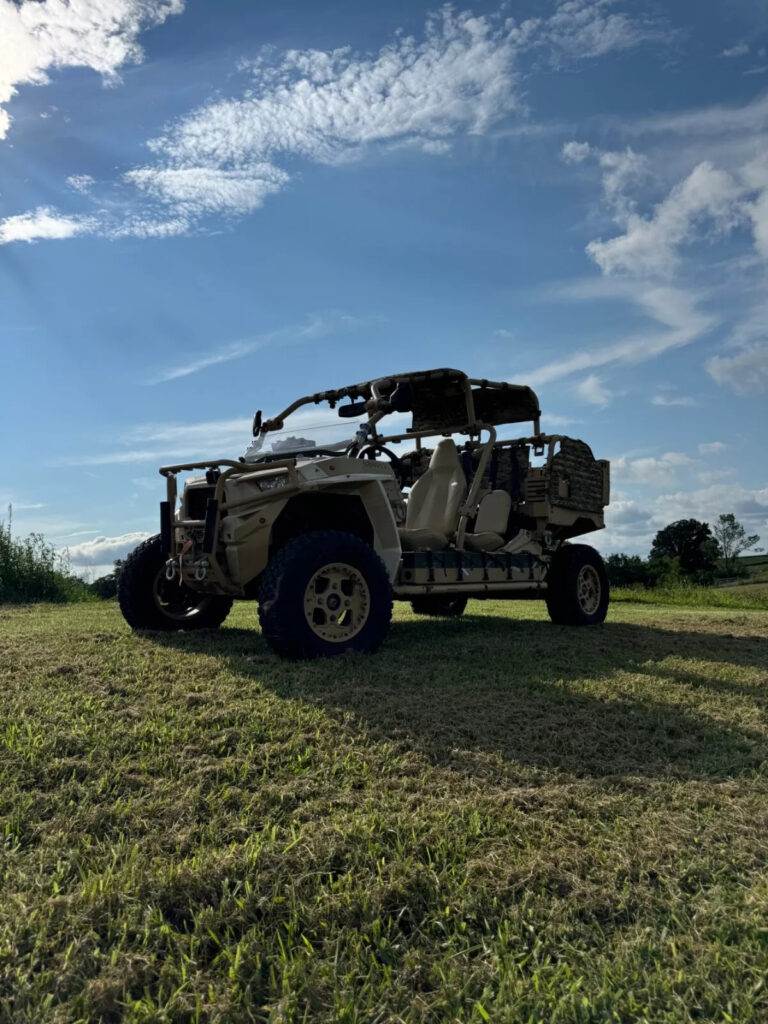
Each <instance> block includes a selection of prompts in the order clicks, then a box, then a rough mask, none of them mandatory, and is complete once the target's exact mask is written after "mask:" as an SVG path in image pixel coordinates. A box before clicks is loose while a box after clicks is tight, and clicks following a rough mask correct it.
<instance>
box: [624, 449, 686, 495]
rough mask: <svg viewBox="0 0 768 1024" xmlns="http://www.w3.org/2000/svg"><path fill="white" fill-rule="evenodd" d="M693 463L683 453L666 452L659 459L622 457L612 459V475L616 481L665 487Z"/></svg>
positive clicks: (651, 457) (652, 457)
mask: <svg viewBox="0 0 768 1024" xmlns="http://www.w3.org/2000/svg"><path fill="white" fill-rule="evenodd" d="M693 462H694V460H693V459H691V458H690V456H688V455H685V454H683V452H665V453H664V454H663V455H660V456H659V457H658V458H655V457H654V456H650V455H649V456H647V457H645V458H639V459H630V458H627V456H625V455H621V456H619V458H618V459H611V475H612V476H613V477H616V479H624V480H631V481H634V482H635V483H642V484H647V485H649V486H657V487H664V486H667V485H668V484H670V483H674V482H675V481H676V480H677V477H678V474H679V473H680V471H681V470H683V469H687V468H688V467H690V466H691V465H692V464H693Z"/></svg>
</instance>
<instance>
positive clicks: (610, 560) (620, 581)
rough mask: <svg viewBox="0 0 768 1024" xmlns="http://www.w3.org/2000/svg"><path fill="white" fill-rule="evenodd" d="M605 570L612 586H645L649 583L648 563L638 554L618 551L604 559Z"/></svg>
mask: <svg viewBox="0 0 768 1024" xmlns="http://www.w3.org/2000/svg"><path fill="white" fill-rule="evenodd" d="M605 571H606V572H607V573H608V582H609V583H610V585H611V586H612V587H634V586H638V585H641V586H644V587H647V586H648V585H649V583H650V579H649V575H648V564H647V563H646V562H645V561H644V560H643V559H642V558H641V557H640V556H639V555H625V554H624V553H623V552H619V553H618V554H615V555H608V557H607V558H606V559H605Z"/></svg>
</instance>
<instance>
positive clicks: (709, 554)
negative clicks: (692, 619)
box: [605, 512, 762, 587]
mask: <svg viewBox="0 0 768 1024" xmlns="http://www.w3.org/2000/svg"><path fill="white" fill-rule="evenodd" d="M759 540H760V538H759V536H758V535H757V534H752V535H749V534H747V531H746V530H745V529H744V527H743V526H742V524H741V523H740V522H739V521H738V520H737V519H736V516H735V515H734V514H733V512H727V513H725V514H723V515H720V516H718V517H717V519H716V520H715V522H714V524H713V525H712V526H711V527H710V525H709V523H702V522H699V520H698V519H678V520H677V521H676V522H674V523H670V524H669V525H668V526H665V527H664V528H663V529H662V530H659V532H658V533H657V534H656V536H655V537H654V539H653V544H652V545H651V553H650V555H649V556H648V558H641V557H640V555H626V554H623V553H619V554H614V555H609V556H608V557H607V558H606V559H605V567H606V570H607V572H608V579H609V581H610V583H611V585H612V586H614V587H631V586H644V587H656V586H663V585H666V584H674V583H681V582H682V583H694V584H699V585H704V586H711V585H712V584H713V583H715V582H716V581H717V580H718V579H733V578H738V577H743V576H746V575H747V570H746V569H745V568H744V567H743V566H740V565H739V562H738V559H739V556H740V555H742V554H743V553H744V552H745V551H751V550H753V549H755V545H756V544H757V542H758V541H759ZM756 550H758V551H760V550H762V549H761V548H758V549H756Z"/></svg>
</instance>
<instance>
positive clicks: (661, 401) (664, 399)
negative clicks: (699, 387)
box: [651, 392, 699, 406]
mask: <svg viewBox="0 0 768 1024" xmlns="http://www.w3.org/2000/svg"><path fill="white" fill-rule="evenodd" d="M698 404H699V403H698V402H697V401H696V399H695V398H692V397H691V396H690V395H669V394H666V393H665V392H662V393H661V394H658V395H654V396H653V398H652V399H651V405H665V406H675V405H679V406H693V405H698Z"/></svg>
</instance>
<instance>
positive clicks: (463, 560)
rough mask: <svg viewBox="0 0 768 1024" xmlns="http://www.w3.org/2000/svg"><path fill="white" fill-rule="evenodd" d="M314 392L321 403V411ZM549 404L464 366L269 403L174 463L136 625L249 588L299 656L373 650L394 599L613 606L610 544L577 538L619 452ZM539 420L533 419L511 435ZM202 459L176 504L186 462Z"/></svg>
mask: <svg viewBox="0 0 768 1024" xmlns="http://www.w3.org/2000/svg"><path fill="white" fill-rule="evenodd" d="M306 406H320V407H322V411H321V412H319V413H315V414H314V418H315V420H319V422H316V423H314V424H313V425H312V426H308V425H307V424H308V421H309V420H311V419H312V418H313V414H312V413H311V412H307V410H306V409H304V407H306ZM300 410H303V411H300ZM331 410H333V412H331ZM540 415H541V414H540V410H539V401H538V398H537V397H536V395H535V393H534V392H533V391H532V390H531V389H530V388H528V387H521V386H518V385H513V384H507V383H504V382H497V381H489V380H475V379H472V378H470V377H467V376H466V374H464V373H462V372H461V371H459V370H452V369H437V370H426V371H423V372H418V373H402V374H395V375H394V376H391V377H382V378H379V379H378V380H369V381H365V382H363V383H362V384H352V385H351V386H349V387H343V388H337V389H334V390H332V391H321V392H318V393H317V394H315V395H308V396H307V397H306V398H300V399H298V400H297V401H296V402H293V403H292V404H291V405H289V406H288V408H287V409H285V410H284V411H283V412H281V413H280V414H279V415H278V416H275V417H274V418H272V419H268V420H264V421H262V417H261V413H260V412H258V413H257V414H256V416H255V418H254V425H253V434H254V441H253V442H252V443H251V445H250V446H249V448H248V450H247V451H246V453H245V455H244V456H242V457H241V458H240V459H239V460H237V461H234V460H224V459H220V460H215V461H212V462H201V463H200V462H198V463H187V464H185V465H178V466H166V467H164V468H163V469H161V470H160V472H161V474H162V475H163V476H164V477H165V478H166V482H167V492H168V493H167V500H165V501H163V502H161V506H160V533H159V534H158V535H156V536H154V537H152V538H150V539H149V540H147V541H145V542H144V543H143V544H141V545H140V546H139V547H138V548H137V549H136V550H135V551H134V552H133V553H132V554H131V555H130V556H129V557H128V559H127V561H126V563H125V566H124V568H123V571H122V574H121V577H120V584H119V600H120V608H121V609H122V612H123V615H124V616H125V618H126V620H127V622H128V623H129V624H130V625H131V626H132V627H133V628H134V629H150V630H153V629H154V630H178V629H197V628H210V627H213V626H219V625H220V624H221V623H222V622H223V621H224V619H225V618H226V616H227V613H228V612H229V610H230V608H231V606H232V602H233V600H234V599H236V598H241V599H253V600H257V601H258V602H259V618H260V621H261V629H262V633H263V634H264V637H265V639H266V640H267V642H268V643H269V644H270V646H271V647H272V649H273V650H274V651H275V652H276V653H277V654H279V655H281V656H282V657H286V658H311V657H324V656H325V657H327V656H329V655H335V654H341V653H342V652H344V651H346V650H355V651H375V650H376V649H377V648H378V647H379V645H380V644H381V642H382V640H383V639H384V637H385V635H386V632H387V628H388V626H389V620H390V616H391V612H392V600H393V598H394V599H395V600H399V601H410V602H411V605H412V607H413V610H414V611H415V612H416V613H418V614H423V615H442V616H456V615H460V614H461V613H462V612H463V611H464V608H465V606H466V603H467V599H468V598H480V599H483V598H493V599H501V598H544V600H545V601H546V603H547V608H548V610H549V614H550V617H551V618H552V620H553V622H556V623H560V624H565V625H573V626H579V625H594V624H597V623H600V622H602V621H603V620H604V619H605V615H606V611H607V607H608V581H607V579H606V575H605V569H604V567H603V562H602V559H601V558H600V555H599V554H598V553H597V552H596V551H595V550H594V549H593V548H591V547H587V546H586V545H584V544H571V543H566V542H568V541H570V539H571V538H572V537H575V536H578V535H580V534H584V533H589V532H590V531H592V530H599V529H601V528H602V527H603V525H604V522H603V510H604V507H605V506H606V505H607V504H608V497H609V467H608V463H607V462H605V461H604V460H596V459H595V458H594V457H593V455H592V452H591V450H590V448H589V447H588V445H586V444H585V443H584V442H583V441H577V440H574V439H572V438H568V437H563V436H560V435H546V434H542V433H541V432H540V427H539V424H540ZM339 417H340V418H341V422H339ZM351 420H357V421H358V422H357V424H356V425H355V424H353V423H351V422H350V421H351ZM525 422H530V423H531V424H532V433H530V435H529V436H525V437H507V436H506V434H508V433H511V431H509V430H508V429H507V430H504V429H503V428H506V427H508V425H510V424H518V423H525ZM386 428H389V429H386ZM324 432H325V435H326V440H325V441H320V443H318V440H317V437H318V436H322V435H323V433H324ZM307 434H312V435H313V436H311V437H307V436H305V435H307ZM339 434H341V435H342V436H341V437H339ZM297 435H298V436H297ZM270 436H271V440H272V444H271V448H270V449H269V450H265V441H267V439H270ZM430 438H431V439H434V440H433V441H432V446H429V447H427V446H425V442H426V441H428V439H430ZM196 470H204V471H205V473H204V475H201V476H191V477H187V478H186V482H185V484H184V487H183V493H182V495H181V502H180V507H178V508H177V504H179V503H178V490H179V487H178V477H179V474H181V473H189V472H194V471H196Z"/></svg>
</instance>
